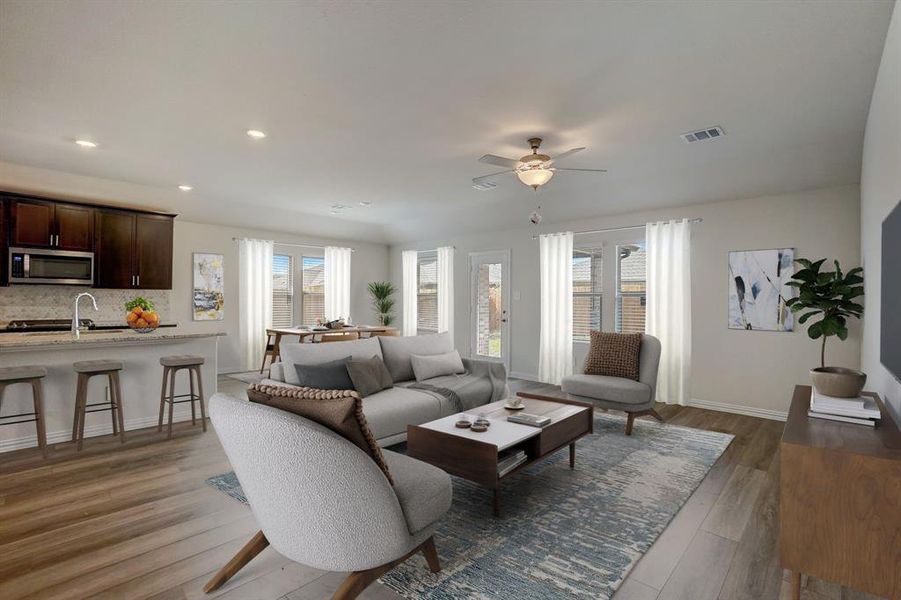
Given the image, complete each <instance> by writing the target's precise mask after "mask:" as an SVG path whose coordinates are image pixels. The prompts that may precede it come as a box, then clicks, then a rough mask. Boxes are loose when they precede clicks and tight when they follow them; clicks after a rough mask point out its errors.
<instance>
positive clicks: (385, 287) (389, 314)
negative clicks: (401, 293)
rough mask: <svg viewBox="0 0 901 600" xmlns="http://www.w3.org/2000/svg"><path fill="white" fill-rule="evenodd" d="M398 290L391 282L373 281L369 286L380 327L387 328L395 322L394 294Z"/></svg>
mask: <svg viewBox="0 0 901 600" xmlns="http://www.w3.org/2000/svg"><path fill="white" fill-rule="evenodd" d="M395 291H397V288H395V287H394V284H393V283H391V282H390V281H373V282H371V283H370V284H369V295H370V296H371V297H372V307H373V308H374V309H375V312H376V314H377V315H378V320H379V325H382V326H384V327H387V326H388V325H391V323H392V321H394V312H393V311H394V298H392V296H393V295H394V292H395Z"/></svg>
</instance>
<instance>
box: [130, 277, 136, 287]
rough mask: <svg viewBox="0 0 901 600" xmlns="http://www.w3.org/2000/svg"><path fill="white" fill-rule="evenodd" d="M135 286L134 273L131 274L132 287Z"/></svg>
mask: <svg viewBox="0 0 901 600" xmlns="http://www.w3.org/2000/svg"><path fill="white" fill-rule="evenodd" d="M134 286H135V276H134V275H132V276H131V287H134Z"/></svg>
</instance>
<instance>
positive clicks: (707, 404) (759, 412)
mask: <svg viewBox="0 0 901 600" xmlns="http://www.w3.org/2000/svg"><path fill="white" fill-rule="evenodd" d="M687 406H694V407H695V408H706V409H708V410H716V411H719V412H727V413H733V414H736V415H747V416H749V417H760V418H761V419H770V420H772V421H785V420H786V419H788V412H785V411H781V410H771V409H769V408H756V407H753V406H741V405H740V404H728V403H726V402H712V401H710V400H700V399H698V398H692V399H691V400H689V402H688V405H687Z"/></svg>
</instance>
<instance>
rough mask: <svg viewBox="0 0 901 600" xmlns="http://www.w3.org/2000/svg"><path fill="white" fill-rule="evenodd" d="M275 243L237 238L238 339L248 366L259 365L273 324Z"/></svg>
mask: <svg viewBox="0 0 901 600" xmlns="http://www.w3.org/2000/svg"><path fill="white" fill-rule="evenodd" d="M272 245H273V243H272V241H271V240H248V239H242V240H238V269H239V271H238V288H239V289H240V292H241V302H240V311H239V312H240V316H239V323H238V327H239V330H238V341H239V342H240V344H241V349H242V353H243V357H244V368H245V369H259V368H260V363H261V362H262V360H263V350H264V347H265V346H266V328H267V327H269V326H271V325H272Z"/></svg>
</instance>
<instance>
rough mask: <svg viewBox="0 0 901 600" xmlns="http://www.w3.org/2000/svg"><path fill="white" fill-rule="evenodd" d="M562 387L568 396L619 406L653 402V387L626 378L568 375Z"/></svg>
mask: <svg viewBox="0 0 901 600" xmlns="http://www.w3.org/2000/svg"><path fill="white" fill-rule="evenodd" d="M561 387H562V388H563V391H564V392H566V393H567V394H574V395H576V396H586V397H588V398H596V399H597V400H605V401H607V402H616V403H619V404H647V403H648V402H650V401H651V386H649V385H647V384H645V383H641V382H639V381H633V380H631V379H626V378H624V377H607V376H605V375H585V374H578V375H567V376H566V377H564V378H563V382H562V383H561Z"/></svg>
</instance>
